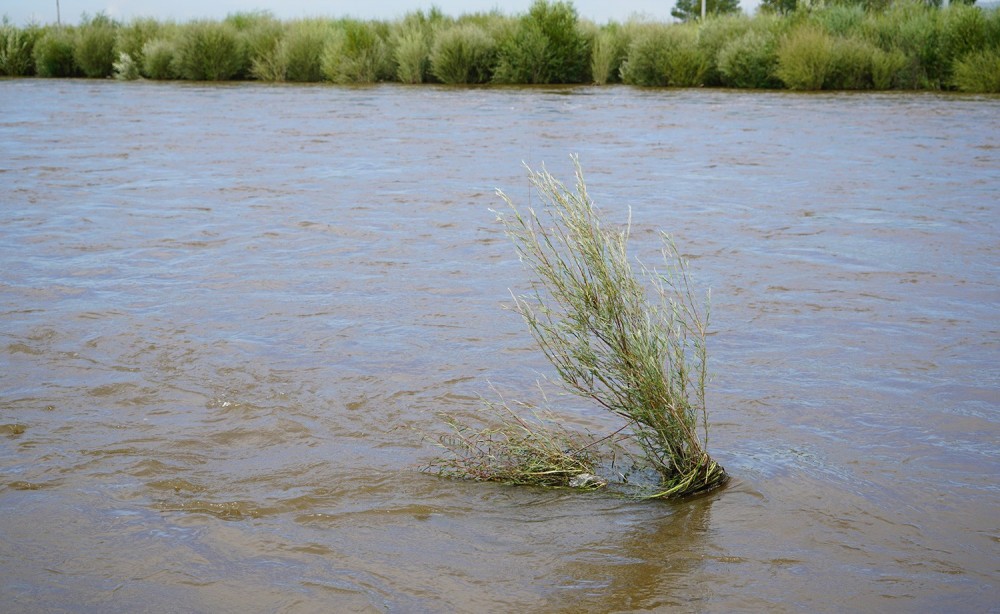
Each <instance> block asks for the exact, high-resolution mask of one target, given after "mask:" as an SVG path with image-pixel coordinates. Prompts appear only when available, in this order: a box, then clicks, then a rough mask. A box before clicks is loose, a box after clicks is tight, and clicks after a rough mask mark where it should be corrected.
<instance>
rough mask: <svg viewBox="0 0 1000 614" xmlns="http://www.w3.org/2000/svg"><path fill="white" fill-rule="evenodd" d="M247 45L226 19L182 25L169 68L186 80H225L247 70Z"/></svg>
mask: <svg viewBox="0 0 1000 614" xmlns="http://www.w3.org/2000/svg"><path fill="white" fill-rule="evenodd" d="M249 65H250V61H249V56H248V55H247V46H246V43H245V41H244V39H243V38H242V37H240V35H239V33H238V32H237V30H236V27H235V26H233V25H231V24H230V23H226V22H222V23H219V22H212V21H199V22H194V23H191V24H188V25H186V26H185V27H184V28H183V29H182V30H181V34H180V38H179V39H178V40H177V46H176V47H175V50H174V59H173V68H174V70H175V71H176V73H177V75H178V76H180V77H181V78H182V79H188V80H190V81H225V80H228V79H234V78H236V77H238V76H240V75H241V74H242V73H244V72H245V71H247V69H248V68H249Z"/></svg>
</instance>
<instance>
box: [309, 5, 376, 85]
mask: <svg viewBox="0 0 1000 614" xmlns="http://www.w3.org/2000/svg"><path fill="white" fill-rule="evenodd" d="M321 69H322V72H323V76H324V77H326V78H327V79H329V80H330V81H333V82H334V83H375V82H377V81H382V80H387V79H391V78H392V72H393V70H392V56H391V54H390V52H389V46H388V45H387V44H386V42H385V40H384V39H383V38H382V36H381V35H380V33H379V32H378V29H377V26H376V24H374V23H371V22H361V21H353V20H351V21H346V22H344V23H343V24H342V25H341V27H339V28H338V29H337V30H335V31H334V32H333V34H332V35H331V37H330V42H329V43H328V44H327V46H326V49H325V50H324V52H323V57H322V60H321Z"/></svg>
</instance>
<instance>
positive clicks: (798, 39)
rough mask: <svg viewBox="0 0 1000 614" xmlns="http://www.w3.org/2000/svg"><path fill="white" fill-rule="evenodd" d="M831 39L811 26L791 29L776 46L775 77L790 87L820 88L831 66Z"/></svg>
mask: <svg viewBox="0 0 1000 614" xmlns="http://www.w3.org/2000/svg"><path fill="white" fill-rule="evenodd" d="M833 47H834V45H833V39H832V38H831V37H830V35H829V34H827V33H826V32H823V31H822V30H820V29H818V28H816V27H814V26H808V25H807V26H802V27H800V28H798V29H796V30H794V31H793V32H792V33H791V34H790V35H789V36H788V37H787V38H786V39H785V40H784V41H782V43H781V45H780V46H779V47H778V68H777V70H776V71H775V73H776V74H777V76H778V78H779V79H781V80H782V82H784V84H785V85H786V86H787V87H788V88H789V89H793V90H819V89H822V88H823V83H824V82H825V81H826V78H827V75H828V74H829V72H830V68H831V66H832V65H833V53H834V49H833Z"/></svg>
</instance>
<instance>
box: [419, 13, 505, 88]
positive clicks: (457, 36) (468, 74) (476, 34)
mask: <svg viewBox="0 0 1000 614" xmlns="http://www.w3.org/2000/svg"><path fill="white" fill-rule="evenodd" d="M495 60H496V41H494V40H493V37H492V36H490V35H489V33H488V32H486V30H484V29H483V28H482V27H480V26H478V25H476V24H474V23H464V24H458V25H455V26H452V27H450V28H448V29H446V30H444V31H442V32H440V33H439V34H438V35H437V37H436V40H435V41H434V46H433V47H432V49H431V56H430V71H431V74H433V75H434V76H435V77H436V78H437V79H438V80H440V81H441V82H442V83H447V84H449V85H455V84H464V83H486V82H487V81H489V80H490V78H491V77H492V76H493V68H492V67H493V64H494V62H495Z"/></svg>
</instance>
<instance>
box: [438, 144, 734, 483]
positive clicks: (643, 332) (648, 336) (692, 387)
mask: <svg viewBox="0 0 1000 614" xmlns="http://www.w3.org/2000/svg"><path fill="white" fill-rule="evenodd" d="M529 173H530V174H529V179H530V181H531V184H532V186H533V187H534V188H535V191H536V192H537V194H538V195H539V197H540V205H539V206H540V209H531V208H529V209H520V208H518V207H517V206H516V205H515V204H514V203H513V201H512V200H511V199H510V198H509V197H507V196H506V195H505V194H503V192H500V196H501V197H502V198H503V200H504V201H505V202H506V203H507V205H508V210H507V211H506V212H505V213H501V214H500V216H499V217H500V220H501V221H502V223H503V224H504V228H505V229H506V232H507V235H508V236H509V237H510V238H511V240H512V242H513V243H514V246H515V248H516V250H517V253H518V256H519V257H520V259H521V262H522V263H524V264H525V266H526V267H527V268H528V269H529V270H530V271H531V272H532V273H533V275H534V282H533V287H532V291H531V292H530V293H528V294H525V295H521V296H516V297H515V309H516V311H517V312H518V313H519V314H520V315H521V316H522V317H523V318H524V320H525V322H526V323H527V324H528V327H529V329H530V330H531V332H532V335H533V336H534V338H535V341H536V343H537V344H538V346H539V347H540V348H541V350H542V352H543V353H544V354H545V356H546V357H547V358H548V359H549V361H550V362H551V363H552V365H553V366H554V367H555V369H556V371H557V372H558V373H559V376H560V378H561V380H562V383H563V386H564V387H565V389H566V390H567V391H569V392H571V393H573V394H575V395H578V396H580V397H582V398H585V399H589V400H591V401H593V402H595V404H596V405H598V406H600V407H603V408H604V409H606V410H607V411H609V412H611V413H612V414H614V415H616V416H618V417H619V418H621V419H623V420H624V422H625V425H624V426H623V429H625V428H628V429H629V436H630V437H631V438H632V439H633V440H634V442H635V443H637V444H638V446H639V448H641V450H642V455H643V462H644V463H645V464H646V465H647V466H649V467H651V468H653V469H654V470H655V471H656V472H657V473H658V474H659V477H660V485H659V487H658V488H657V489H656V490H655V492H653V493H652V494H651V495H650V496H651V497H654V498H668V497H681V496H684V495H690V494H693V493H696V492H701V491H705V490H709V489H712V488H715V487H717V486H720V485H722V484H724V483H725V482H726V480H727V479H728V477H727V475H726V472H725V470H724V469H723V468H722V466H721V465H719V464H718V463H716V462H715V461H714V460H712V458H711V457H710V456H709V455H708V453H707V452H706V446H707V439H708V416H707V407H706V401H705V385H706V382H707V378H708V374H707V361H708V356H707V349H706V340H707V335H708V331H707V327H708V310H707V305H706V306H705V307H700V306H699V305H698V301H696V300H695V298H694V292H693V290H692V288H691V285H690V281H689V277H688V274H687V267H686V263H685V261H684V260H683V259H682V258H681V257H680V256H679V254H678V252H677V249H676V248H675V247H674V244H673V242H672V241H671V240H670V239H669V238H668V237H666V236H664V243H663V247H664V251H663V254H664V262H665V265H666V267H667V268H666V271H665V272H663V273H652V272H650V271H648V270H646V269H641V271H642V273H641V274H637V273H636V271H635V270H634V269H633V266H632V263H631V260H630V258H629V255H628V253H627V249H626V248H627V243H628V237H629V229H628V227H626V228H624V229H621V230H619V229H615V228H608V227H606V226H604V225H603V224H602V222H601V220H600V219H599V217H598V214H597V209H596V207H595V206H594V203H593V202H592V201H591V199H590V197H589V196H588V195H587V189H586V185H585V183H584V180H583V173H582V171H581V170H580V166H579V164H578V163H577V172H576V189H575V191H572V190H569V189H567V188H566V187H565V186H563V185H562V184H561V183H559V182H558V181H557V180H556V179H555V178H553V177H552V176H551V175H550V174H549V173H548V172H545V171H542V172H534V171H530V170H529ZM645 281H649V282H651V285H652V290H653V293H654V294H656V295H658V297H659V299H660V302H659V304H656V303H652V302H650V300H649V293H648V290H649V288H648V287H647V284H646V283H644V282H645ZM487 409H490V413H492V414H494V415H497V414H499V415H500V416H501V417H503V415H504V413H505V411H509V407H508V406H507V405H506V404H505V403H503V404H501V409H502V410H504V411H497V409H496V407H495V406H488V408H487ZM511 413H512V412H511ZM506 422H507V423H508V424H509V422H510V420H509V419H507V420H506ZM451 424H452V426H453V430H455V431H457V432H458V433H459V434H460V435H463V436H464V439H463V441H461V442H459V446H458V447H459V448H460V449H463V450H470V449H471V450H489V453H487V454H486V455H485V456H482V457H479V459H480V461H482V462H480V463H476V464H475V466H476V467H481V466H483V464H484V463H485V466H486V467H487V468H489V467H490V466H491V465H492V463H494V462H502V463H507V462H509V461H510V460H511V459H513V460H514V461H515V464H517V465H518V466H519V467H521V468H522V469H523V468H524V467H549V469H547V470H545V471H538V472H536V473H538V475H537V476H535V478H534V481H529V482H528V483H537V484H550V483H551V482H547V481H542V480H545V479H547V478H548V477H549V476H550V475H553V474H558V476H559V479H558V481H557V482H556V483H557V484H559V485H569V486H581V487H582V486H585V485H588V484H589V485H591V486H593V485H594V484H595V482H593V481H591V480H590V479H589V478H588V479H583V480H582V482H581V481H580V479H581V478H583V477H584V476H585V475H586V476H589V477H593V476H590V472H591V471H592V468H593V467H595V466H596V463H595V460H594V459H593V458H589V457H590V456H592V455H593V454H594V453H595V452H596V450H595V445H598V444H600V443H601V442H604V441H607V440H608V439H609V438H610V437H611V436H609V437H605V438H601V439H594V438H592V437H589V438H580V439H577V440H576V441H575V442H574V441H573V440H569V441H567V440H566V438H564V437H562V436H563V435H564V431H561V430H558V429H551V428H546V427H544V426H538V425H533V424H531V423H527V422H526V421H520V422H519V423H518V425H517V427H515V428H514V429H510V428H507V429H506V430H507V431H508V432H510V431H514V432H516V433H527V434H528V435H531V437H529V439H530V442H535V441H538V440H541V441H543V442H544V441H549V440H552V439H557V440H558V441H559V442H560V443H559V445H557V446H556V447H555V449H556V450H557V451H561V452H562V453H563V454H569V456H570V459H569V460H567V459H561V458H560V459H556V462H555V463H554V465H555V466H554V467H552V466H551V465H552V463H548V461H549V460H550V459H551V458H552V456H551V455H549V454H548V453H547V452H546V450H549V449H552V448H551V447H550V446H541V447H540V448H539V446H535V445H531V446H527V447H528V448H529V449H528V450H527V452H522V451H523V450H524V448H525V447H526V446H524V445H522V442H523V438H521V437H515V438H514V440H513V444H512V445H513V446H514V447H515V448H516V450H515V453H510V451H509V450H508V448H509V447H510V445H511V444H508V443H506V439H501V440H499V441H498V440H496V439H494V438H492V437H491V433H493V432H495V430H494V429H489V428H487V429H480V430H475V429H472V430H469V429H464V430H463V429H462V428H458V429H455V428H454V427H455V425H456V423H455V422H451ZM620 430H621V429H620ZM477 433H486V437H482V436H481V435H477ZM613 435H614V434H613ZM507 439H509V438H507ZM469 443H471V444H472V445H471V447H470V446H468V445H467V444H469ZM446 447H449V449H452V450H454V449H455V446H446ZM580 458H584V459H586V464H584V465H581V466H574V465H573V463H572V461H573V459H580ZM543 461H545V462H543ZM459 468H461V464H459ZM550 471H551V472H552V473H550ZM574 472H576V475H575V476H574V475H573V473H574ZM530 473H531V472H530V471H519V472H518V475H520V476H523V475H525V474H530ZM459 475H461V472H459ZM486 475H487V477H485V478H482V477H479V476H477V475H468V476H467V477H475V478H477V479H494V478H491V477H488V472H486ZM529 477H530V476H529ZM574 478H576V479H574ZM498 479H500V481H505V480H504V479H503V478H502V477H501V478H498ZM519 483H523V482H519Z"/></svg>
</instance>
